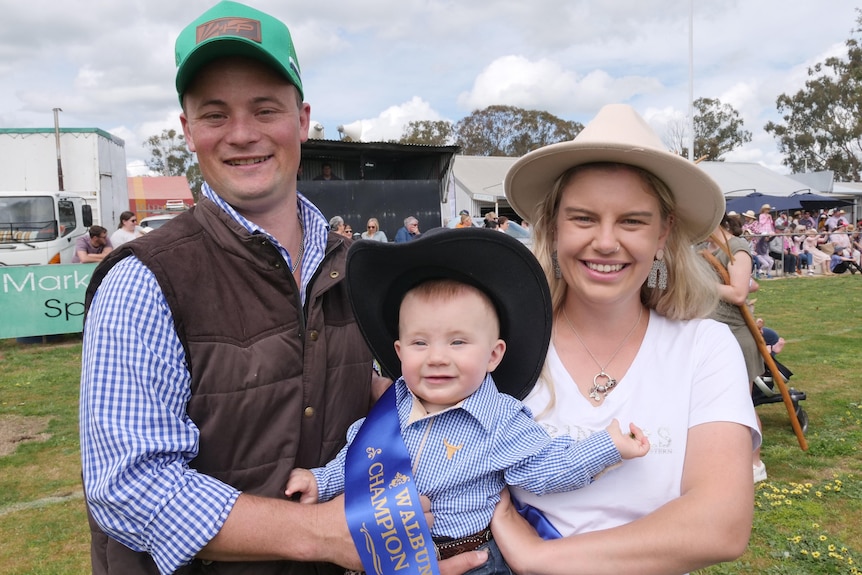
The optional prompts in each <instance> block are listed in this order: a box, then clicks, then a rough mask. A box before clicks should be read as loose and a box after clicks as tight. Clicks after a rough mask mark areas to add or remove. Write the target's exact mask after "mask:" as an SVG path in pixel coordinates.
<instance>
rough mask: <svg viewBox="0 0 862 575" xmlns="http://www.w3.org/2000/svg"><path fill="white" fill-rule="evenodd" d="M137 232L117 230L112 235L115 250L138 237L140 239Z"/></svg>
mask: <svg viewBox="0 0 862 575" xmlns="http://www.w3.org/2000/svg"><path fill="white" fill-rule="evenodd" d="M138 235H140V234H138V233H137V231H134V232H127V231H126V230H124V229H123V228H117V229H116V230H114V233H112V234H111V245H112V246H114V249H117V248H118V247H120V246H121V245H123V244H124V243H126V242H130V241H132V240H133V239H135V238H136V237H138Z"/></svg>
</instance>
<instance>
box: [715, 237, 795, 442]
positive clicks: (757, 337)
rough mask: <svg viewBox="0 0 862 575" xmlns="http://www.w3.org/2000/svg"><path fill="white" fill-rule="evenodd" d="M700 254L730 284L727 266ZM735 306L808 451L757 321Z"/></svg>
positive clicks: (781, 376)
mask: <svg viewBox="0 0 862 575" xmlns="http://www.w3.org/2000/svg"><path fill="white" fill-rule="evenodd" d="M700 255H702V256H703V257H704V258H705V259H706V261H708V262H709V263H710V264H712V267H714V268H715V271H717V272H718V274H719V275H720V276H721V279H722V281H723V282H724V283H725V284H726V285H730V274H729V273H728V271H727V268H725V267H724V266H723V265H721V262H720V261H718V258H716V257H715V256H714V255H712V254H711V253H710V252H709V250H702V251H701V252H700ZM737 307H738V308H739V311H740V312H741V313H742V319H744V320H745V325H746V326H747V327H748V331H750V332H751V336H752V337H753V338H754V341H755V343H757V349H758V351H759V352H760V355H761V356H762V357H763V362H764V363H765V364H766V367H767V368H768V369H769V371H770V372H771V373H772V380H773V381H774V382H776V383H777V384H778V389H779V390H780V391H781V397H782V398H783V399H784V406H785V407H786V408H787V413H788V415H790V425H791V426H792V427H793V432H794V433H795V434H796V439H797V441H799V447H801V448H802V450H803V451H808V441H807V440H806V439H805V434H804V433H803V432H802V426H801V425H800V424H799V418H798V417H796V408H795V407H794V406H793V399H792V398H791V397H790V392H789V391H788V390H787V385H785V383H784V376H783V375H782V374H781V370H779V369H778V366H777V365H775V359H774V358H773V357H772V354H771V353H770V352H769V348H768V347H766V341H765V340H764V339H763V333H761V331H760V329H759V328H758V327H757V323H756V322H755V321H754V316H752V315H751V310H749V309H748V306H747V305H745V304H742V305H738V306H737Z"/></svg>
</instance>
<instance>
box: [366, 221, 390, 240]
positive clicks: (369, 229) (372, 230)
mask: <svg viewBox="0 0 862 575" xmlns="http://www.w3.org/2000/svg"><path fill="white" fill-rule="evenodd" d="M365 228H366V230H365V231H364V232H362V236H361V237H362V239H363V240H374V241H375V242H383V243H386V242H388V241H389V240H388V239H387V238H386V232H384V231H383V230H381V229H380V222H378V221H377V218H368V223H367V224H365Z"/></svg>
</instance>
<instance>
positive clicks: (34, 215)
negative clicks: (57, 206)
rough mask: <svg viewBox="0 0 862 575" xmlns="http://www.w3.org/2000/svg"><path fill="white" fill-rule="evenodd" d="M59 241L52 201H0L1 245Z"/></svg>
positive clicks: (15, 198) (18, 198)
mask: <svg viewBox="0 0 862 575" xmlns="http://www.w3.org/2000/svg"><path fill="white" fill-rule="evenodd" d="M73 219H74V216H73ZM57 237H58V229H57V216H56V214H55V213H54V199H53V198H51V197H49V196H4V197H0V243H12V242H41V241H50V240H55V239H57Z"/></svg>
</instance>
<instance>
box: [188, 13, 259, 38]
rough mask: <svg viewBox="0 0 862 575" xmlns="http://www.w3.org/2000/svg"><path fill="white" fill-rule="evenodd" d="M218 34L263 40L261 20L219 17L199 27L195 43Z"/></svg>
mask: <svg viewBox="0 0 862 575" xmlns="http://www.w3.org/2000/svg"><path fill="white" fill-rule="evenodd" d="M217 36H240V37H242V38H247V39H248V40H252V41H254V42H257V43H258V44H259V43H260V42H261V33H260V21H259V20H252V19H250V18H218V19H217V20H210V21H209V22H205V23H203V24H201V25H200V26H198V27H197V29H196V31H195V43H196V44H200V43H201V42H203V41H204V40H209V39H210V38H215V37H217Z"/></svg>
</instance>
